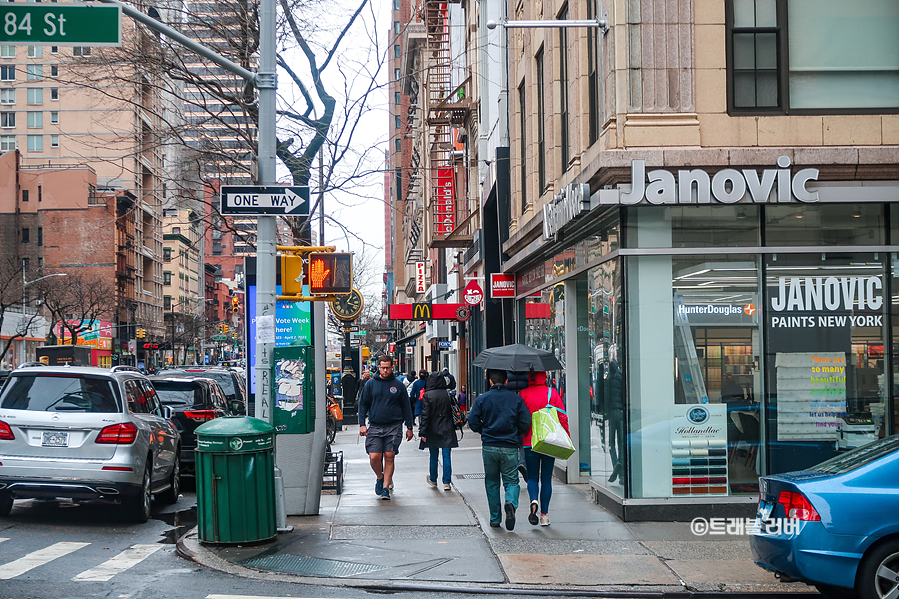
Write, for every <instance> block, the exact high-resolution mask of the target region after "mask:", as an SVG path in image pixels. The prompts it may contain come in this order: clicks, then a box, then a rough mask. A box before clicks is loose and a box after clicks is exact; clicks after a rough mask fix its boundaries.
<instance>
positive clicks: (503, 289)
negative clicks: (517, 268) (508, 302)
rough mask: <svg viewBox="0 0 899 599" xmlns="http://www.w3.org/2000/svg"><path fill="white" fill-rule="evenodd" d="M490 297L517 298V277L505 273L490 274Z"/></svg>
mask: <svg viewBox="0 0 899 599" xmlns="http://www.w3.org/2000/svg"><path fill="white" fill-rule="evenodd" d="M490 297H491V298H494V299H496V298H502V297H515V275H507V274H503V273H491V274H490Z"/></svg>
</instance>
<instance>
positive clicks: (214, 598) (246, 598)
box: [206, 595, 321, 599]
mask: <svg viewBox="0 0 899 599" xmlns="http://www.w3.org/2000/svg"><path fill="white" fill-rule="evenodd" d="M206 599H293V598H292V597H290V596H287V597H275V596H273V595H265V596H261V595H206ZM304 599H321V598H320V597H305V598H304Z"/></svg>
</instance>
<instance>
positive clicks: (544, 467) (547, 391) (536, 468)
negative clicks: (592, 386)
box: [519, 372, 571, 526]
mask: <svg viewBox="0 0 899 599" xmlns="http://www.w3.org/2000/svg"><path fill="white" fill-rule="evenodd" d="M530 375H531V376H530V377H529V378H528V387H527V389H523V390H521V391H520V392H519V394H520V395H521V399H523V400H524V403H525V405H526V406H527V407H528V410H529V411H530V413H531V414H533V413H534V412H536V411H538V410H542V409H544V408H546V407H547V406H553V407H554V408H556V410H558V412H559V422H560V423H561V424H562V428H564V429H565V432H566V433H567V434H568V435H569V436H571V433H569V432H568V415H567V414H566V413H565V405H564V404H563V403H562V397H561V396H560V395H559V392H558V391H556V390H555V389H553V388H552V387H549V386H547V384H546V373H545V372H531V373H530ZM531 433H532V430H531V429H528V432H527V433H525V435H524V442H523V443H522V445H523V446H524V459H525V463H526V464H527V471H528V477H527V480H528V497H529V498H530V500H531V505H530V513H529V514H528V522H530V523H531V524H534V525H536V524H538V523H539V524H540V526H549V500H550V498H551V497H552V494H553V486H552V485H553V467H554V466H555V463H556V459H555V458H554V457H552V456H548V455H544V454H542V453H537V452H536V451H533V450H532V449H531ZM538 497H539V499H540V501H539V502H538V501H537V499H538ZM538 510H539V511H540V515H539V517H538V515H537V511H538Z"/></svg>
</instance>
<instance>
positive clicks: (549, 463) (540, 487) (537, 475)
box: [524, 447, 556, 514]
mask: <svg viewBox="0 0 899 599" xmlns="http://www.w3.org/2000/svg"><path fill="white" fill-rule="evenodd" d="M524 461H525V463H527V466H528V497H529V498H530V500H531V501H534V500H535V499H537V498H538V495H539V498H540V513H541V514H548V513H549V500H550V498H551V497H552V496H553V466H554V465H555V463H556V458H554V457H552V456H548V455H544V454H542V453H537V452H536V451H532V450H531V448H530V447H525V448H524Z"/></svg>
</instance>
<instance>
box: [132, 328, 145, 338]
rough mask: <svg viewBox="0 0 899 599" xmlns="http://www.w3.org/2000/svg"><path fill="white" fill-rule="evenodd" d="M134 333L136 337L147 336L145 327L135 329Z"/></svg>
mask: <svg viewBox="0 0 899 599" xmlns="http://www.w3.org/2000/svg"><path fill="white" fill-rule="evenodd" d="M134 335H135V336H136V337H137V338H138V339H143V338H144V337H146V336H147V330H146V329H137V330H136V331H135V332H134Z"/></svg>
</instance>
